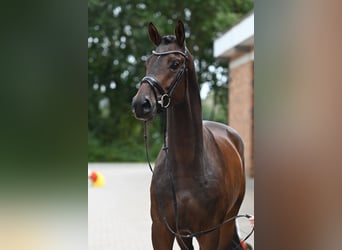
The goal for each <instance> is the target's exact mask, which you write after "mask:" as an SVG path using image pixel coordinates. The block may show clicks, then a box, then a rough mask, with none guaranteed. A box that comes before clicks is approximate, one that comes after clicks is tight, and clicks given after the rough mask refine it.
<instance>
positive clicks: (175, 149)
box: [167, 62, 203, 173]
mask: <svg viewBox="0 0 342 250" xmlns="http://www.w3.org/2000/svg"><path fill="white" fill-rule="evenodd" d="M187 77H188V80H187V81H188V83H187V84H188V86H187V88H186V95H185V96H186V100H185V101H184V102H183V103H179V104H177V105H174V106H172V107H170V108H169V110H168V116H167V128H168V129H167V135H168V148H169V155H170V160H171V161H172V162H173V166H179V168H181V169H180V171H183V170H185V168H186V169H188V168H200V167H201V165H202V160H201V158H200V157H199V156H201V155H202V152H203V132H202V129H203V128H202V108H201V99H200V95H199V86H198V83H197V80H196V74H195V71H194V66H193V63H192V62H190V63H189V70H188V73H187ZM187 172H188V173H189V171H187Z"/></svg>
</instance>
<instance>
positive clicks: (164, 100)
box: [140, 49, 254, 249]
mask: <svg viewBox="0 0 342 250" xmlns="http://www.w3.org/2000/svg"><path fill="white" fill-rule="evenodd" d="M152 54H153V55H156V56H163V55H169V54H179V55H182V56H183V57H184V58H185V61H184V63H183V66H182V68H181V70H179V71H178V73H177V75H176V77H175V79H174V81H173V82H172V84H171V85H170V88H169V89H168V91H165V90H164V89H163V87H162V86H161V84H160V83H159V82H158V80H156V79H155V78H154V77H153V76H145V77H143V79H142V80H141V82H140V85H142V84H143V83H147V84H149V85H150V86H151V88H152V90H153V94H154V97H155V100H156V102H157V103H158V104H159V105H160V107H161V108H162V111H163V112H162V114H163V123H164V126H163V137H164V138H163V139H164V145H163V148H162V149H163V151H164V152H165V154H166V165H167V171H168V175H169V178H170V180H171V190H172V196H173V207H174V212H175V224H176V228H175V230H174V229H172V228H171V226H170V224H169V223H168V221H167V219H166V217H165V215H163V221H164V223H165V225H166V227H167V229H168V230H169V232H170V233H172V234H173V235H174V236H175V237H178V239H179V240H180V241H181V242H182V244H183V246H184V247H185V248H186V249H188V248H187V247H186V245H185V243H184V241H183V238H193V237H197V236H201V235H204V234H207V233H210V232H213V231H215V230H217V229H219V228H220V227H221V226H223V225H224V224H226V223H229V222H231V221H234V220H235V219H237V218H247V219H248V218H250V217H251V216H250V215H249V214H244V215H236V216H233V217H230V218H228V219H226V220H224V221H223V222H221V223H219V224H217V225H215V226H214V227H212V228H209V229H207V230H202V231H199V232H189V233H188V234H182V233H180V230H179V227H178V204H177V198H176V189H175V184H174V183H175V181H174V178H173V174H172V169H171V166H170V164H169V154H168V146H167V142H166V132H167V128H166V127H167V121H166V119H167V115H166V114H167V108H168V107H169V106H170V103H171V97H172V95H173V93H174V91H175V89H176V87H177V86H178V83H179V81H180V79H181V78H182V76H183V75H184V73H185V72H187V61H188V55H187V50H186V49H185V52H182V51H178V50H171V51H165V52H156V51H154V50H153V51H152ZM186 81H187V77H186ZM156 89H157V90H158V92H159V94H160V95H161V97H160V99H159V100H158V96H157V93H156ZM144 142H145V149H146V158H147V161H148V165H149V168H150V170H151V172H152V173H153V169H152V166H151V162H150V157H149V153H148V142H147V121H145V122H144ZM161 213H162V214H163V211H161ZM253 232H254V227H253V228H252V230H251V232H250V233H249V234H248V235H247V236H246V237H245V238H244V239H243V241H246V240H247V239H248V238H249V237H250V236H251V234H252V233H253ZM235 248H236V246H235ZM235 248H234V249H235Z"/></svg>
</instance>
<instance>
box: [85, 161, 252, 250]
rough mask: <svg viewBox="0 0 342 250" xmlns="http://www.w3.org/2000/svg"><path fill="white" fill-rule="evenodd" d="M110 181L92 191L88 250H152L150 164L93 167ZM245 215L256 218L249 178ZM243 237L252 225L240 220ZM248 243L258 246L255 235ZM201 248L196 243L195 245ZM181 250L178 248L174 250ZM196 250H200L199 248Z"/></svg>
mask: <svg viewBox="0 0 342 250" xmlns="http://www.w3.org/2000/svg"><path fill="white" fill-rule="evenodd" d="M88 169H89V170H92V171H99V172H100V173H102V174H103V175H104V177H105V179H106V185H105V186H104V187H101V188H94V187H89V188H88V250H150V249H153V248H152V243H151V235H150V227H151V219H150V204H149V201H150V197H149V187H150V181H151V172H150V170H149V168H148V166H147V164H145V163H143V164H131V163H120V164H116V163H115V164H102V163H101V164H89V165H88ZM240 212H241V214H245V213H249V214H254V180H253V179H250V178H248V181H247V193H246V196H245V200H244V203H243V205H242V207H241V210H240ZM239 225H240V227H239V229H240V231H241V237H244V236H246V235H247V234H248V232H249V231H250V225H249V222H248V221H247V220H246V219H239ZM248 242H249V243H250V244H252V245H254V235H252V237H251V238H249V240H248ZM195 244H197V243H196V241H194V245H195ZM176 249H177V250H178V249H179V247H178V246H176V244H175V246H174V250H176ZM195 249H198V245H196V247H195Z"/></svg>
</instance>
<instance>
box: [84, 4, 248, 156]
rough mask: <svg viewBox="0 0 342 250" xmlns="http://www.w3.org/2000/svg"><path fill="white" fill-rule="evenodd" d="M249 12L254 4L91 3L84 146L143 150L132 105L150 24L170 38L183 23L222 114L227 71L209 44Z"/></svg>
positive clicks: (155, 126) (148, 46) (200, 74)
mask: <svg viewBox="0 0 342 250" xmlns="http://www.w3.org/2000/svg"><path fill="white" fill-rule="evenodd" d="M252 7H253V1H241V0H240V1H239V0H230V1H219V0H213V1H200V0H193V1H180V0H176V1H151V0H147V1H139V0H133V1H127V0H121V1H103V0H89V2H88V30H89V31H88V131H89V143H88V144H90V145H95V146H94V147H92V150H93V149H94V148H96V147H98V148H101V147H123V146H124V145H131V146H130V147H129V148H130V149H134V145H138V146H139V148H141V150H143V147H142V140H143V136H142V126H141V123H139V122H138V121H136V120H135V119H134V117H133V115H132V113H131V107H130V105H131V99H132V97H133V95H134V94H135V92H136V91H137V86H138V84H139V81H140V79H141V78H142V77H143V76H144V71H145V60H146V58H147V56H148V55H150V53H151V50H152V49H154V46H153V45H152V43H151V42H150V41H149V39H148V35H147V34H148V32H147V25H148V23H149V22H153V23H154V24H155V25H156V26H157V27H158V29H159V31H160V33H161V34H164V35H166V34H171V33H173V30H174V27H175V24H176V21H177V20H179V19H180V20H183V21H184V23H185V28H186V31H187V33H186V35H187V37H186V42H187V47H188V48H189V49H190V51H192V54H193V55H194V57H195V59H196V60H195V62H196V68H197V72H198V79H199V82H200V83H206V84H208V86H209V88H210V89H211V90H213V91H214V93H215V94H214V95H215V96H218V97H217V98H218V99H217V100H219V99H220V100H221V101H220V102H219V103H217V104H218V105H219V104H221V105H222V108H223V109H225V108H226V103H224V99H226V98H219V97H220V96H224V94H222V93H223V91H226V89H225V88H224V86H225V84H226V81H227V77H226V75H227V69H225V68H226V65H220V63H219V62H217V61H215V59H214V58H213V40H214V38H216V37H217V36H218V35H220V34H221V32H224V31H226V30H227V29H228V28H229V27H231V26H232V25H233V24H234V23H235V22H237V21H238V20H239V19H240V18H241V17H242V16H243V15H245V14H246V13H247V12H248V11H250V10H251V8H252ZM209 67H210V69H211V70H209ZM218 67H220V68H221V71H220V73H218V72H217V71H216V69H217V68H218ZM220 93H221V94H220ZM225 96H226V95H225ZM222 99H223V101H222ZM157 129H158V124H156V123H155V124H153V127H152V131H157ZM153 134H155V132H153ZM155 138H156V139H157V136H155ZM136 148H138V147H136ZM155 151H157V148H156V150H155ZM104 152H106V150H104ZM132 153H133V154H134V152H132ZM89 154H90V155H91V154H92V151H91V150H90V151H89ZM110 155H111V156H109V157H106V159H104V160H117V155H113V154H110ZM99 157H100V158H101V157H102V158H103V157H104V155H102V156H99ZM95 158H96V157H95ZM90 160H103V159H93V158H92V159H90ZM127 160H129V159H127Z"/></svg>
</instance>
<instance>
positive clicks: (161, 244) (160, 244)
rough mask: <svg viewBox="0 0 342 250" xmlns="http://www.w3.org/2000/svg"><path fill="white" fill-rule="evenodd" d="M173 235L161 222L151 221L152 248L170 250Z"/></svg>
mask: <svg viewBox="0 0 342 250" xmlns="http://www.w3.org/2000/svg"><path fill="white" fill-rule="evenodd" d="M174 239H175V237H174V236H173V234H171V233H170V232H169V230H168V229H167V228H166V226H165V224H164V223H163V222H159V221H157V222H155V221H154V222H153V223H152V245H153V249H154V250H172V247H173V242H174Z"/></svg>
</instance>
